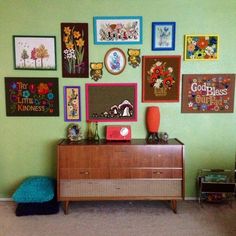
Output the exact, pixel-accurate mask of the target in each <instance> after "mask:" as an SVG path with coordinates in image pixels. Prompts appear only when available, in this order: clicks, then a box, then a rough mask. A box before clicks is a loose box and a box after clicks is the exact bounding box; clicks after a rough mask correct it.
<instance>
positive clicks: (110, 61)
mask: <svg viewBox="0 0 236 236" xmlns="http://www.w3.org/2000/svg"><path fill="white" fill-rule="evenodd" d="M104 64H105V67H106V69H107V71H108V72H109V73H111V74H113V75H118V74H120V73H121V72H123V70H124V69H125V66H126V57H125V53H124V52H123V51H122V50H121V49H119V48H111V49H110V50H108V51H107V53H106V55H105V57H104Z"/></svg>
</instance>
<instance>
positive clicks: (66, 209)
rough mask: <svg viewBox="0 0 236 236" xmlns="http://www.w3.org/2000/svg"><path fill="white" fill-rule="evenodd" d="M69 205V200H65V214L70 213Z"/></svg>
mask: <svg viewBox="0 0 236 236" xmlns="http://www.w3.org/2000/svg"><path fill="white" fill-rule="evenodd" d="M68 207H69V201H65V202H64V214H65V215H67V214H68Z"/></svg>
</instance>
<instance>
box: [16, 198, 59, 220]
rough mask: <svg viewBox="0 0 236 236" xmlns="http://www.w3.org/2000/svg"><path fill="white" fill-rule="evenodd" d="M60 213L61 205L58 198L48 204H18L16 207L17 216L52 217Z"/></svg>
mask: <svg viewBox="0 0 236 236" xmlns="http://www.w3.org/2000/svg"><path fill="white" fill-rule="evenodd" d="M58 212H59V203H58V202H57V199H56V197H54V198H53V199H52V200H51V201H48V202H42V203H38V202H31V203H18V204H17V207H16V211H15V213H16V216H29V215H51V214H56V213H58Z"/></svg>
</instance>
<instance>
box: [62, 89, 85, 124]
mask: <svg viewBox="0 0 236 236" xmlns="http://www.w3.org/2000/svg"><path fill="white" fill-rule="evenodd" d="M64 118H65V121H81V109H80V87H79V86H65V87H64Z"/></svg>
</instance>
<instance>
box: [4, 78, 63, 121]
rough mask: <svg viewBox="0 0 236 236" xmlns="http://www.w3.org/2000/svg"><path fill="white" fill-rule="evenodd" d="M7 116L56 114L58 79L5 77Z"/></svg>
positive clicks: (57, 112)
mask: <svg viewBox="0 0 236 236" xmlns="http://www.w3.org/2000/svg"><path fill="white" fill-rule="evenodd" d="M5 92H6V113H7V116H58V115H59V104H58V103H59V101H58V79H57V78H37V77H36V78H28V77H27V78H24V77H6V78H5Z"/></svg>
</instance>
